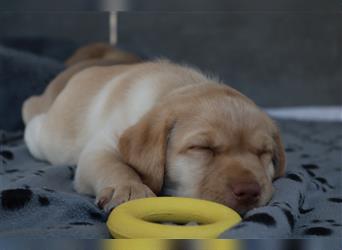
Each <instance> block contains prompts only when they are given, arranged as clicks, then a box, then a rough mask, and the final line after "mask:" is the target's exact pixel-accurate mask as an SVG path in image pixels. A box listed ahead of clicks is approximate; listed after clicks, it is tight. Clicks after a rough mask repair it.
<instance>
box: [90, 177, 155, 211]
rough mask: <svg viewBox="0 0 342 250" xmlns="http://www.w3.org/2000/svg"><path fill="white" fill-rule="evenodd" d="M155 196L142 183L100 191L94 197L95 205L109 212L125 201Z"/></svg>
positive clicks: (122, 185) (127, 184)
mask: <svg viewBox="0 0 342 250" xmlns="http://www.w3.org/2000/svg"><path fill="white" fill-rule="evenodd" d="M155 196H156V195H155V194H154V193H153V192H152V190H151V189H150V188H149V187H148V186H146V185H145V184H143V183H137V182H133V183H125V184H120V185H115V186H113V187H106V188H104V189H102V190H101V191H100V194H99V195H98V196H97V197H96V204H97V205H98V206H99V207H100V208H102V209H104V210H105V211H106V212H109V211H110V210H112V209H113V208H114V207H116V206H118V205H120V204H122V203H124V202H126V201H129V200H135V199H139V198H146V197H155Z"/></svg>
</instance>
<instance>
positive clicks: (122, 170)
mask: <svg viewBox="0 0 342 250" xmlns="http://www.w3.org/2000/svg"><path fill="white" fill-rule="evenodd" d="M97 143H99V141H97V140H95V141H94V140H92V141H91V142H90V145H89V144H88V146H87V147H86V148H85V150H84V151H83V152H82V153H81V156H80V160H79V162H78V166H77V170H76V176H75V189H76V191H77V192H79V193H86V194H91V195H95V196H96V203H97V204H98V206H100V207H102V208H104V209H105V211H110V210H111V209H112V208H114V207H115V206H117V205H119V204H121V203H124V202H126V201H129V200H134V199H137V198H144V197H151V196H155V194H154V193H153V192H152V191H151V189H150V188H149V187H148V186H146V185H145V184H143V183H142V181H141V179H140V177H139V175H138V174H137V173H136V172H135V171H134V170H133V169H132V168H131V167H129V166H128V165H126V164H125V163H123V162H121V161H120V159H119V157H118V156H117V155H116V153H115V150H112V149H109V148H106V147H101V146H99V145H98V144H97Z"/></svg>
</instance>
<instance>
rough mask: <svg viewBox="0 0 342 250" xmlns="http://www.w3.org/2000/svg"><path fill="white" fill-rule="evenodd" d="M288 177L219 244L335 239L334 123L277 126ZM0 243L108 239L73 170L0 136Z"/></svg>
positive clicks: (340, 203) (337, 167) (12, 136)
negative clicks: (2, 240)
mask: <svg viewBox="0 0 342 250" xmlns="http://www.w3.org/2000/svg"><path fill="white" fill-rule="evenodd" d="M280 126H281V129H282V132H283V136H284V140H285V144H286V152H287V157H288V172H287V174H286V176H285V177H284V178H280V179H278V180H277V181H276V182H275V187H276V193H275V196H274V198H273V199H272V201H271V202H270V203H269V204H268V205H267V206H265V207H261V208H257V209H254V210H251V211H250V212H249V213H247V214H246V216H245V218H244V220H243V222H242V223H241V224H239V225H237V226H236V227H235V228H233V229H232V230H228V231H226V232H224V233H223V234H222V235H221V238H298V237H316V236H322V237H341V236H342V213H341V211H342V195H341V171H342V164H341V148H342V131H341V129H340V128H341V124H339V123H310V122H294V121H282V122H280ZM0 138H1V141H0V142H1V149H0V155H1V156H0V157H1V159H0V161H1V167H0V191H1V195H0V199H1V207H0V238H1V237H6V238H7V237H18V236H20V237H29V238H31V237H33V238H37V237H42V236H44V237H58V238H59V237H67V238H108V237H110V235H109V233H108V230H107V229H106V226H105V220H106V217H107V215H106V214H105V213H103V212H102V211H101V210H99V209H98V208H97V207H96V205H95V204H94V199H93V197H88V196H84V195H79V194H77V193H76V192H75V191H74V190H73V187H72V181H73V177H74V170H75V168H74V166H52V165H50V164H48V163H46V162H42V161H37V160H35V159H34V158H32V156H31V155H30V154H29V152H28V150H27V148H26V146H25V144H24V143H23V141H22V139H21V133H20V132H19V133H8V132H4V131H3V132H1V134H0Z"/></svg>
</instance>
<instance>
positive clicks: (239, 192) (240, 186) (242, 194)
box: [232, 182, 261, 203]
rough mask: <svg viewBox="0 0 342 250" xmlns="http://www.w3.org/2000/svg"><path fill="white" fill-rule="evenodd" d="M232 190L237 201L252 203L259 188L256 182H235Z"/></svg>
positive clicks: (257, 194)
mask: <svg viewBox="0 0 342 250" xmlns="http://www.w3.org/2000/svg"><path fill="white" fill-rule="evenodd" d="M232 191H233V194H234V196H235V198H236V200H238V201H239V202H242V203H253V202H255V201H256V200H257V199H258V198H259V196H260V193H261V188H260V185H259V184H258V183H256V182H247V183H236V184H234V185H232Z"/></svg>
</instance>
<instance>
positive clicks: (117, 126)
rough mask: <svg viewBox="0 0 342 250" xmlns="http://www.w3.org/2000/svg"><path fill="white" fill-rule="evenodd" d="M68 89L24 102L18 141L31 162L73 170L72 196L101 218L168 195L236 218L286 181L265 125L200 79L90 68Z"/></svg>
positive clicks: (188, 72) (154, 66)
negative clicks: (221, 207)
mask: <svg viewBox="0 0 342 250" xmlns="http://www.w3.org/2000/svg"><path fill="white" fill-rule="evenodd" d="M62 74H63V73H62ZM66 82H67V84H62V85H65V86H63V88H62V87H61V88H59V89H58V90H56V91H54V94H53V95H50V96H49V97H46V95H45V94H43V95H42V96H40V97H35V98H33V99H32V98H30V99H28V100H27V101H26V102H25V104H24V107H23V117H24V120H25V121H26V123H27V126H26V130H25V141H26V143H27V146H28V148H29V150H30V152H31V153H32V155H33V156H34V157H36V158H38V159H41V160H46V161H49V162H50V163H51V164H56V165H59V164H60V165H65V164H77V170H76V176H75V189H76V190H77V191H78V192H80V193H84V194H90V195H95V196H96V202H97V204H98V205H99V206H101V207H103V208H104V209H105V210H107V211H108V210H110V209H112V208H113V207H114V206H116V205H118V204H120V203H123V202H126V201H128V200H132V199H137V198H142V197H149V196H155V195H158V194H159V193H160V192H161V189H162V187H163V186H165V185H173V186H174V187H175V190H176V195H178V196H189V197H196V198H202V199H208V200H212V201H216V202H220V203H222V204H225V205H228V206H230V207H232V208H234V209H236V210H237V211H238V212H240V213H243V212H245V211H247V210H249V209H251V208H253V207H257V206H261V205H264V204H265V203H266V202H267V201H268V200H269V199H270V198H271V196H272V193H273V187H272V180H273V179H274V178H276V177H279V176H281V175H282V174H283V173H284V169H285V157H284V150H283V146H282V143H281V139H280V136H279V131H278V129H277V127H276V125H275V124H274V123H273V122H272V120H271V119H270V118H269V117H268V116H267V115H266V114H265V113H264V112H263V111H261V110H260V109H259V108H258V107H257V106H256V105H255V104H254V103H253V102H252V101H251V100H250V99H248V98H247V97H245V96H244V95H242V94H241V93H239V92H238V91H236V90H234V89H232V88H231V87H229V86H226V85H223V84H220V83H218V82H217V81H216V80H214V79H211V78H208V77H207V76H205V75H204V74H202V73H201V72H199V71H198V70H195V69H192V68H190V67H187V66H180V65H177V64H173V63H171V62H168V61H166V60H157V61H152V62H144V63H136V64H126V65H115V66H94V67H89V68H86V69H83V70H82V71H77V73H76V74H73V76H72V77H67V81H66ZM52 84H53V82H52ZM49 88H51V85H50V86H49V87H48V89H49ZM37 98H38V99H37ZM39 98H40V99H39ZM44 98H45V99H49V101H46V100H45V101H44ZM41 106H44V109H43V111H42V108H41Z"/></svg>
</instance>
